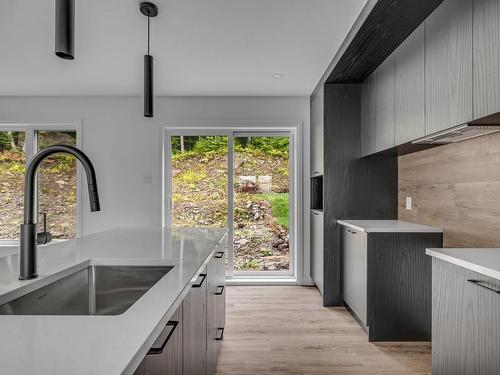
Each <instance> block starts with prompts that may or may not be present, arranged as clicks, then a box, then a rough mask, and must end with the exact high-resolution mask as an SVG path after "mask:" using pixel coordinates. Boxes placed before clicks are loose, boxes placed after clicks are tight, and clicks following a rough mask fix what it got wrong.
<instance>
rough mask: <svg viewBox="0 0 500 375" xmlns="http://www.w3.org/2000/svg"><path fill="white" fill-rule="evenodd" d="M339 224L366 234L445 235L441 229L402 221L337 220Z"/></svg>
mask: <svg viewBox="0 0 500 375" xmlns="http://www.w3.org/2000/svg"><path fill="white" fill-rule="evenodd" d="M337 223H338V224H340V225H343V226H346V227H349V228H351V229H355V230H359V231H361V232H364V233H384V232H386V233H443V230H442V229H441V228H435V227H430V226H427V225H420V224H414V223H408V222H406V221H401V220H337Z"/></svg>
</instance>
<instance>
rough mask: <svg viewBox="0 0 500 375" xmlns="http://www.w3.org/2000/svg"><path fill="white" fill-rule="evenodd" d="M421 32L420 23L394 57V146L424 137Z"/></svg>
mask: <svg viewBox="0 0 500 375" xmlns="http://www.w3.org/2000/svg"><path fill="white" fill-rule="evenodd" d="M424 31H425V28H424V24H421V25H420V26H419V27H418V28H417V29H416V30H415V31H414V32H413V33H412V34H411V35H410V36H409V37H408V39H406V40H405V41H404V42H403V44H401V45H400V46H399V47H398V49H397V50H396V52H395V54H394V88H395V94H394V110H395V113H394V123H395V129H394V130H395V143H396V145H401V144H404V143H407V142H410V141H413V140H415V139H417V138H420V137H423V136H424V135H425V86H424V82H425V70H424V66H425V51H424V45H425V32H424Z"/></svg>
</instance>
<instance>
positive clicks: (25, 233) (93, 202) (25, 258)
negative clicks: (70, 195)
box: [19, 145, 100, 280]
mask: <svg viewBox="0 0 500 375" xmlns="http://www.w3.org/2000/svg"><path fill="white" fill-rule="evenodd" d="M58 153H65V154H70V155H73V156H74V157H75V158H77V159H78V160H79V161H80V163H82V165H83V168H84V169H85V174H86V175H87V185H88V190H89V200H90V210H91V211H92V212H94V211H100V204H99V194H98V191H97V179H96V175H95V170H94V166H93V165H92V162H91V161H90V159H89V158H88V157H87V155H85V154H84V153H83V152H82V151H81V150H79V149H77V148H76V147H72V146H67V145H54V146H50V147H47V148H46V149H44V150H42V151H40V152H38V153H37V154H36V155H35V156H34V157H33V158H32V159H31V160H30V162H29V164H28V167H27V169H26V175H25V178H24V223H23V224H21V250H20V251H21V252H20V270H21V274H20V276H19V279H20V280H29V279H33V278H35V277H37V273H36V217H35V196H36V193H35V187H36V184H35V182H36V171H37V169H38V166H39V165H40V163H41V162H42V161H43V160H44V159H46V158H47V157H49V156H50V155H53V154H58Z"/></svg>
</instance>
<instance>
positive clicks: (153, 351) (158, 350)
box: [148, 320, 179, 355]
mask: <svg viewBox="0 0 500 375" xmlns="http://www.w3.org/2000/svg"><path fill="white" fill-rule="evenodd" d="M178 324H179V322H176V321H173V320H170V321H169V322H168V323H167V325H166V326H165V328H166V327H172V328H171V329H170V332H169V333H168V335H167V338H166V339H165V340H164V341H163V343H162V344H161V345H160V346H157V347H155V346H152V347H151V349H149V351H148V355H151V354H153V355H154V354H161V353H163V349H164V348H165V345H167V343H168V340H170V337H172V335H173V334H174V331H175V329H176V328H177V325H178Z"/></svg>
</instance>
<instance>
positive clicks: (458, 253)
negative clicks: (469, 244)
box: [426, 248, 500, 280]
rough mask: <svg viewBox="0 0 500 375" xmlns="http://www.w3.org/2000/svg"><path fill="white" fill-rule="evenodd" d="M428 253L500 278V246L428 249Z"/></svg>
mask: <svg viewBox="0 0 500 375" xmlns="http://www.w3.org/2000/svg"><path fill="white" fill-rule="evenodd" d="M426 253H427V255H430V256H432V257H434V258H438V259H441V260H444V261H446V262H449V263H453V264H455V265H457V266H460V267H463V268H466V269H469V270H471V271H474V272H477V273H480V274H483V275H485V276H489V277H492V278H494V279H497V280H500V248H498V249H497V248H492V249H474V248H468V249H453V248H448V249H427V250H426Z"/></svg>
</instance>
